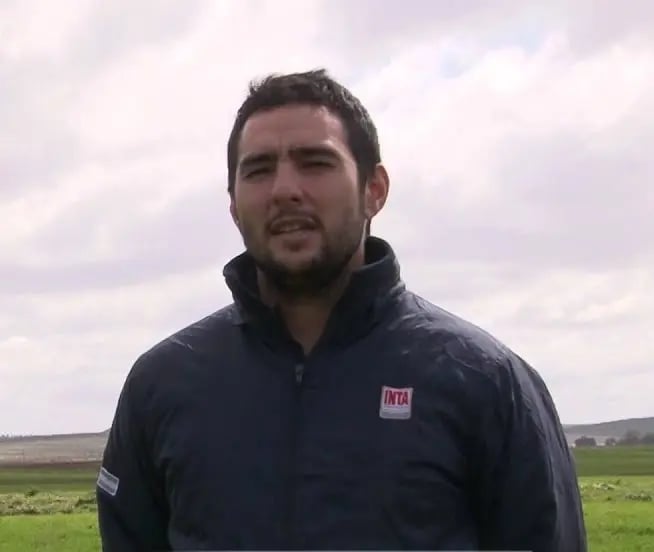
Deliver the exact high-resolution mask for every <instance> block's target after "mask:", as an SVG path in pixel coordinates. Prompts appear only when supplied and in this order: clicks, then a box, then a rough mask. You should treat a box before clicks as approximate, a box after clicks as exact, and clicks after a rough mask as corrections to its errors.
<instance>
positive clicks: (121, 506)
mask: <svg viewBox="0 0 654 552" xmlns="http://www.w3.org/2000/svg"><path fill="white" fill-rule="evenodd" d="M131 376H132V374H130V376H129V377H128V378H127V381H126V382H125V385H124V386H123V389H122V391H121V394H120V397H119V399H118V405H117V408H116V411H115V415H114V419H113V423H112V426H111V429H110V431H109V436H108V440H107V445H106V448H105V451H104V455H103V460H102V467H101V468H100V473H99V474H98V480H97V487H96V497H97V504H98V525H99V530H100V539H101V543H102V550H103V551H104V552H119V551H120V552H131V551H136V550H139V551H145V550H169V549H170V547H169V545H168V543H167V537H166V517H167V516H166V507H165V499H164V493H163V490H162V488H163V485H162V484H161V483H160V482H159V481H158V479H157V477H156V475H155V473H154V469H153V462H152V459H151V456H150V452H149V447H148V446H147V445H146V441H145V438H144V436H145V434H146V431H145V429H146V428H145V427H144V419H143V417H142V415H141V413H140V412H139V409H138V407H139V406H140V404H142V398H141V397H139V396H137V393H136V391H135V388H136V386H135V385H134V378H132V377H131Z"/></svg>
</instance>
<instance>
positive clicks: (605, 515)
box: [0, 447, 654, 552]
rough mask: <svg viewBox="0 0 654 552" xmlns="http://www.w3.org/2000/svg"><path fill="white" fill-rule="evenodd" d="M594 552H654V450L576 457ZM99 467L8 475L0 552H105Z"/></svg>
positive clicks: (3, 477) (2, 472) (1, 474)
mask: <svg viewBox="0 0 654 552" xmlns="http://www.w3.org/2000/svg"><path fill="white" fill-rule="evenodd" d="M574 455H575V460H576V462H577V469H578V473H579V475H580V478H579V484H580V488H581V495H582V499H583V505H584V515H585V519H586V529H587V532H588V541H589V551H590V552H618V551H623V550H624V551H628V552H654V521H653V520H654V447H649V448H644V447H639V448H633V449H631V448H627V447H625V448H621V447H616V448H610V449H604V448H601V449H600V448H598V449H577V450H575V451H574ZM97 472H98V466H97V465H90V466H86V467H83V466H78V467H75V468H66V469H63V468H57V467H41V468H23V469H19V468H11V469H6V468H2V467H0V550H2V551H3V552H18V551H23V550H44V551H47V552H60V551H61V552H63V551H70V552H91V551H97V550H99V549H100V541H99V537H98V529H97V518H96V513H95V510H96V505H95V492H94V485H95V479H96V476H97Z"/></svg>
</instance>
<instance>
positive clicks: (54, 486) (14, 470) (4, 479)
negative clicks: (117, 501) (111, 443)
mask: <svg viewBox="0 0 654 552" xmlns="http://www.w3.org/2000/svg"><path fill="white" fill-rule="evenodd" d="M98 470H99V466H98V464H97V463H90V464H88V465H75V466H72V467H61V466H60V467H57V466H26V467H13V466H12V467H4V466H2V467H0V494H6V493H24V492H27V491H29V490H30V489H34V490H38V491H75V492H85V491H88V490H89V489H91V490H92V489H93V488H94V486H95V480H96V479H97V477H98Z"/></svg>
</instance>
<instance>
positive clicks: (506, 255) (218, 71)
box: [0, 1, 654, 433]
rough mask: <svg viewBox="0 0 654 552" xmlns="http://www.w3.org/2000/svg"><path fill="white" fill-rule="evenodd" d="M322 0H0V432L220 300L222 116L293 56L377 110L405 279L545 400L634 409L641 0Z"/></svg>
mask: <svg viewBox="0 0 654 552" xmlns="http://www.w3.org/2000/svg"><path fill="white" fill-rule="evenodd" d="M338 4H339V3H338V2H336V3H332V2H313V3H304V4H301V3H294V2H263V1H251V2H217V3H211V2H188V3H178V2H164V3H158V2H143V3H140V4H139V8H138V9H136V11H134V7H133V6H132V5H131V4H129V3H121V2H116V3H112V4H111V6H109V5H105V4H102V3H99V2H85V3H79V5H74V3H72V2H69V3H68V4H67V5H66V6H64V5H63V3H60V4H57V7H58V8H57V9H54V8H51V7H50V8H47V10H45V11H42V12H41V13H40V15H38V16H36V17H34V18H32V17H31V14H32V12H34V11H38V10H34V9H33V6H30V5H29V4H28V3H22V2H21V3H18V2H13V3H7V4H3V7H2V8H0V21H2V23H0V33H4V36H5V37H6V38H7V40H4V41H3V45H2V46H0V78H2V80H3V82H7V83H9V84H8V86H7V87H6V88H5V89H4V90H0V118H1V119H2V120H3V121H6V124H5V125H4V127H3V128H4V130H3V131H2V134H1V135H0V145H1V146H2V147H0V171H2V172H1V173H0V177H1V178H2V180H1V181H2V184H0V220H3V222H4V225H3V232H2V233H0V282H2V283H1V284H0V379H1V380H2V381H3V387H2V389H1V390H0V419H9V420H10V424H9V427H2V428H0V433H2V432H7V431H10V432H11V431H14V432H21V433H26V432H50V431H53V432H55V431H56V432H62V431H85V430H99V429H103V428H105V427H106V426H108V424H109V422H110V419H111V415H112V414H113V409H114V407H115V399H116V397H117V393H118V391H119V389H120V386H121V384H122V381H123V378H124V376H125V374H126V373H127V370H128V369H129V367H130V365H131V363H132V362H133V360H134V359H135V357H136V356H137V355H138V354H139V353H140V352H142V351H143V350H144V349H146V348H147V347H149V346H150V345H152V344H153V343H154V342H156V341H158V340H159V339H161V338H163V337H165V336H166V335H168V334H169V333H170V332H172V331H174V330H175V329H177V328H179V327H181V326H183V325H185V324H187V323H188V322H190V321H193V320H195V319H197V318H200V317H202V316H203V315H204V314H207V313H209V312H211V311H212V310H215V309H217V308H218V307H220V306H222V305H223V304H225V303H226V302H228V301H229V299H230V297H229V293H228V291H227V290H226V288H225V286H224V283H223V282H222V276H221V273H220V269H221V267H222V264H223V263H224V262H226V261H227V260H228V259H229V257H230V256H231V255H233V254H236V253H238V252H239V251H240V249H241V242H240V237H239V236H238V233H237V232H236V230H235V229H234V227H233V225H232V223H231V220H230V218H229V214H228V211H227V196H226V193H225V188H226V161H225V144H226V140H227V136H228V133H229V130H230V128H231V124H232V120H233V116H234V114H235V112H236V109H237V107H238V105H239V103H240V101H241V100H242V98H243V96H244V94H245V92H246V87H247V83H248V80H249V79H251V78H253V77H258V76H262V75H264V74H266V73H268V72H281V71H286V70H298V69H306V68H313V67H318V66H326V67H327V68H329V69H330V70H331V72H332V73H333V74H334V75H335V76H336V77H337V78H339V79H341V80H344V81H345V82H346V84H347V85H349V86H350V87H351V88H352V90H353V91H354V92H355V94H357V95H358V96H359V97H360V98H361V99H362V100H363V101H364V103H365V104H366V106H367V107H368V108H369V110H370V112H371V114H372V115H373V118H374V119H375V120H376V122H377V124H378V128H379V133H380V137H381V143H382V151H383V154H384V157H385V160H386V163H387V165H388V167H389V171H390V173H391V178H392V189H391V196H390V199H389V202H388V204H387V207H386V210H385V211H384V212H383V213H382V215H381V216H380V217H379V219H378V220H377V221H375V223H374V224H373V228H374V231H375V233H378V234H379V235H381V236H383V237H386V238H388V239H389V240H390V241H391V243H392V244H393V246H394V248H395V249H396V251H397V252H398V254H399V257H400V261H401V263H402V266H403V274H404V276H405V278H406V280H407V282H408V284H409V286H410V287H411V288H413V289H415V290H416V291H418V292H419V293H421V294H423V295H424V296H425V297H427V298H428V299H430V300H432V301H433V302H435V303H437V304H440V305H442V306H444V307H445V308H448V309H449V310H453V311H454V312H456V313H457V314H460V315H462V316H464V317H466V318H468V319H470V320H471V321H473V322H475V323H477V324H479V325H481V326H483V327H485V328H486V329H488V330H490V331H491V332H493V333H495V334H496V335H498V337H500V338H501V339H503V340H505V341H506V342H507V344H509V345H510V346H511V347H512V348H514V349H515V350H516V352H518V353H519V354H521V355H522V356H524V357H525V358H526V359H527V360H528V361H529V362H530V363H532V364H533V365H534V366H535V367H536V368H537V369H538V370H539V372H540V373H541V374H542V375H543V377H544V378H545V380H546V382H547V383H548V384H549V385H550V387H551V390H552V394H553V395H554V398H555V400H556V401H557V405H558V406H559V409H560V412H561V417H562V418H563V419H564V420H565V421H570V422H583V421H593V420H595V421H597V420H600V419H603V418H605V417H607V416H609V417H628V416H639V415H651V400H650V398H649V396H648V395H647V389H648V388H649V389H651V388H652V386H654V379H653V377H652V376H651V375H649V372H648V371H647V369H648V368H651V362H652V358H654V346H652V345H648V343H654V336H653V335H652V334H651V328H652V327H654V318H653V317H654V315H653V314H652V313H654V303H653V301H654V299H653V297H652V294H651V292H650V291H649V290H651V289H652V285H653V284H654V253H653V252H652V248H651V247H650V244H651V243H652V241H653V238H654V222H653V221H652V217H651V213H652V212H653V211H654V189H653V188H652V186H651V182H652V178H653V177H654V162H653V161H652V160H651V156H650V154H649V152H648V148H647V144H648V143H650V142H652V140H654V133H653V132H652V130H651V129H652V128H654V99H653V98H654V77H653V75H654V43H653V41H652V40H651V36H649V33H648V32H647V29H648V26H647V21H651V8H650V4H649V3H646V2H644V3H637V2H635V3H630V4H629V9H627V8H625V7H624V6H622V7H618V6H617V5H615V4H603V5H596V6H595V7H596V8H597V9H596V10H595V11H594V12H593V14H592V17H591V16H590V15H589V14H590V12H589V11H588V6H586V4H585V3H583V2H580V3H578V4H575V9H572V8H571V7H570V6H569V5H567V3H561V2H554V3H551V4H548V5H547V6H544V5H540V4H539V5H536V4H535V3H533V4H532V5H527V4H524V3H519V4H518V3H516V2H510V1H503V2H501V3H496V4H494V5H493V8H492V9H491V8H490V7H488V6H487V5H486V3H482V2H473V1H470V2H465V3H461V4H456V5H455V4H451V3H444V2H440V3H439V2H419V1H414V2H408V3H407V2H405V3H402V4H389V5H388V6H387V7H388V9H387V10H380V9H378V8H377V6H378V4H377V3H372V4H371V3H370V2H361V3H356V5H353V4H348V5H346V3H342V6H340V7H339V5H338ZM564 4H566V5H564ZM128 6H129V9H130V13H131V16H130V17H125V16H124V15H123V13H125V12H124V10H125V9H126V7H128ZM69 8H70V9H69ZM618 12H619V13H618ZM7 21H10V24H8V23H7ZM46 22H47V23H49V27H50V28H48V29H45V30H44V26H48V25H46ZM366 24H367V25H366ZM2 100H4V101H2ZM407 221H409V223H407ZM600 381H601V383H598V382H600ZM7 382H8V383H7ZM618 390H619V391H618ZM618 393H620V394H622V395H621V396H624V397H625V398H626V397H628V401H627V400H625V401H623V402H622V403H620V402H619V400H618V399H619V396H618ZM44 405H47V408H46V406H44ZM53 405H57V406H56V407H55V406H53ZM55 408H56V411H57V413H58V414H60V416H59V417H55V416H53V412H54V409H55ZM3 412H12V413H13V414H12V415H11V416H10V417H8V416H3V415H2V413H3Z"/></svg>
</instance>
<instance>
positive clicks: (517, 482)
mask: <svg viewBox="0 0 654 552" xmlns="http://www.w3.org/2000/svg"><path fill="white" fill-rule="evenodd" d="M497 376H498V378H497V380H496V381H495V385H494V386H493V387H494V392H495V393H494V394H495V397H494V399H493V401H492V403H493V406H492V407H491V408H490V411H487V412H486V415H485V416H484V418H485V420H484V423H483V427H484V430H483V431H482V438H481V440H482V442H483V446H482V451H481V452H482V454H480V455H479V457H478V459H479V460H480V463H479V465H478V471H477V473H480V474H481V476H480V477H481V481H480V482H479V483H480V485H479V486H478V489H479V491H480V494H479V496H478V497H477V500H478V504H479V505H480V506H481V507H480V515H479V518H480V545H481V549H482V550H530V551H532V552H586V550H587V544H586V531H585V525H584V517H583V511H582V504H581V497H580V492H579V486H578V481H577V473H576V468H575V464H574V460H573V457H572V454H571V452H570V449H569V447H568V445H567V442H566V439H565V435H564V433H563V427H562V425H561V423H560V421H559V418H558V414H557V412H556V408H555V406H554V402H553V400H552V398H551V396H550V394H549V392H548V390H547V388H546V386H545V383H544V382H543V380H542V379H541V377H540V376H539V375H538V374H537V373H536V371H535V370H533V369H532V368H531V367H530V366H529V365H528V364H527V363H526V362H524V361H523V360H522V359H521V358H519V357H517V356H514V355H510V356H509V357H508V358H507V359H505V361H504V362H503V363H502V365H501V366H500V369H499V371H498V373H497Z"/></svg>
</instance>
